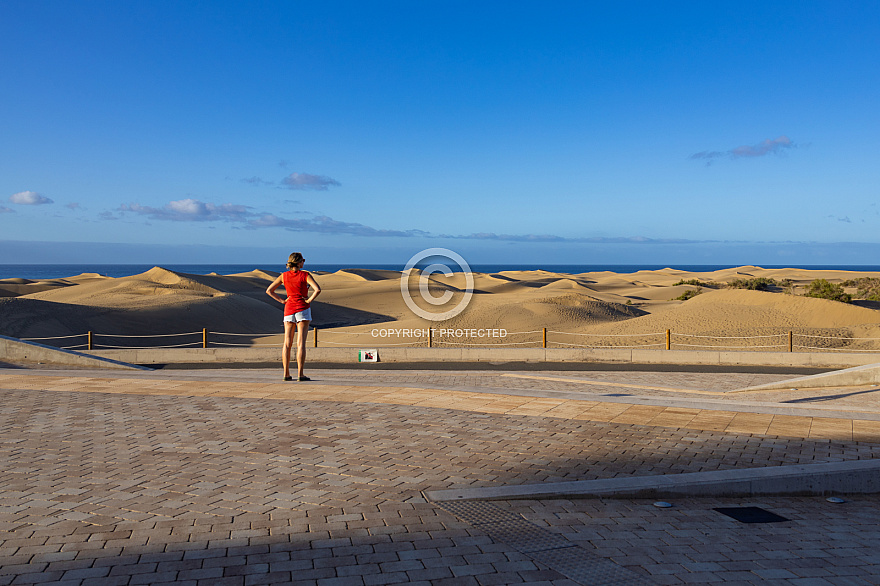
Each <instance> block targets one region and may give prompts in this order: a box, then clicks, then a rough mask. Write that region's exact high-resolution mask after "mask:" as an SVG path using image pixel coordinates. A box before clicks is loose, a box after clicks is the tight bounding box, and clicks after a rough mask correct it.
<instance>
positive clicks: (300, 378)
mask: <svg viewBox="0 0 880 586" xmlns="http://www.w3.org/2000/svg"><path fill="white" fill-rule="evenodd" d="M299 380H300V382H302V381H304V380H312V379H310V378H309V377H307V376H301V377H299Z"/></svg>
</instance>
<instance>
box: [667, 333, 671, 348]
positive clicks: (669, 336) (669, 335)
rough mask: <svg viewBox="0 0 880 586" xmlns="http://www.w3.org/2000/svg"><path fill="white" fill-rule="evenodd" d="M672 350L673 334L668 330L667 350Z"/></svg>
mask: <svg viewBox="0 0 880 586" xmlns="http://www.w3.org/2000/svg"><path fill="white" fill-rule="evenodd" d="M671 348H672V332H671V331H669V330H666V349H667V350H670V349H671Z"/></svg>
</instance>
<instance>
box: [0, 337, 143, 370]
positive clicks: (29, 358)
mask: <svg viewBox="0 0 880 586" xmlns="http://www.w3.org/2000/svg"><path fill="white" fill-rule="evenodd" d="M0 361H2V362H9V363H12V364H28V363H30V364H51V365H54V366H78V367H83V368H114V369H125V370H150V369H149V368H145V367H143V366H136V365H134V364H128V363H126V362H121V361H119V360H115V359H112V358H107V357H102V356H92V355H90V354H83V353H81V352H74V351H73V350H60V349H58V348H53V347H52V346H45V345H43V344H37V343H36V342H25V341H22V340H19V339H17V338H9V337H7V336H0Z"/></svg>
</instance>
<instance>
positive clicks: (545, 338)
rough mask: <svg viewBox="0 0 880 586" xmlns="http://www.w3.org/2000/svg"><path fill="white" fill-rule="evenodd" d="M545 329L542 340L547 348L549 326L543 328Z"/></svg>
mask: <svg viewBox="0 0 880 586" xmlns="http://www.w3.org/2000/svg"><path fill="white" fill-rule="evenodd" d="M543 329H544V335H543V340H542V342H543V347H544V348H546V347H547V328H543Z"/></svg>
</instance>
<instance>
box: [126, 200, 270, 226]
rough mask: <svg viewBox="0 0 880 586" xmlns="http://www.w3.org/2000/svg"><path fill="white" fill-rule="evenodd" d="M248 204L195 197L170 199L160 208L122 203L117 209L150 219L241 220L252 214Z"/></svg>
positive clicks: (189, 220)
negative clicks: (217, 202)
mask: <svg viewBox="0 0 880 586" xmlns="http://www.w3.org/2000/svg"><path fill="white" fill-rule="evenodd" d="M250 209H251V207H250V206H244V205H236V204H230V203H224V204H220V205H215V204H212V203H205V202H202V201H199V200H197V199H181V200H177V201H171V202H168V203H167V204H165V205H164V206H163V207H161V208H154V207H150V206H142V205H140V204H137V203H130V204H123V205H121V206H119V209H118V210H117V211H119V212H123V213H135V214H138V215H141V216H146V217H148V218H150V219H152V220H171V221H175V222H213V221H227V222H242V221H244V220H246V219H247V218H248V217H250V216H251V215H253V212H251V211H249V210H250Z"/></svg>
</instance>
